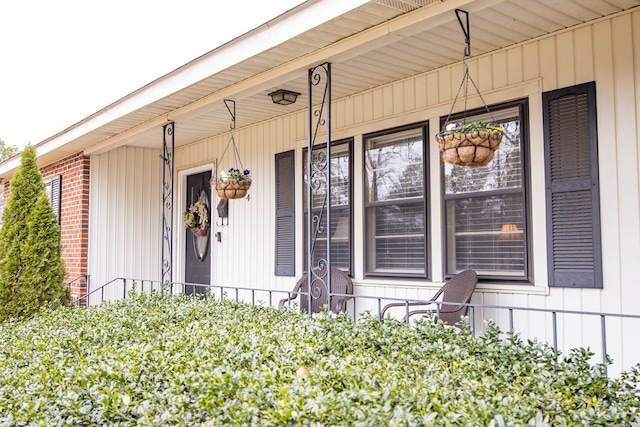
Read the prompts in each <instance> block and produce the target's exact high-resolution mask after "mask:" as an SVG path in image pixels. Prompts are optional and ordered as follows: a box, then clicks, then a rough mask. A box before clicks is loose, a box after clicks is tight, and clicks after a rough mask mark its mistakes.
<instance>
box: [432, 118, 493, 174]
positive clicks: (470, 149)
mask: <svg viewBox="0 0 640 427" xmlns="http://www.w3.org/2000/svg"><path fill="white" fill-rule="evenodd" d="M503 134H504V130H503V129H502V127H500V126H494V125H490V124H487V123H483V122H471V123H465V124H463V123H450V124H449V125H447V127H446V128H445V130H444V131H442V132H440V133H438V134H437V135H436V140H437V141H438V145H439V148H440V152H441V153H442V160H443V161H445V162H447V163H451V164H453V165H459V166H471V167H474V166H486V165H487V164H488V163H489V162H490V161H491V160H493V156H494V154H495V151H496V150H497V149H498V146H499V145H500V142H501V141H502V136H503Z"/></svg>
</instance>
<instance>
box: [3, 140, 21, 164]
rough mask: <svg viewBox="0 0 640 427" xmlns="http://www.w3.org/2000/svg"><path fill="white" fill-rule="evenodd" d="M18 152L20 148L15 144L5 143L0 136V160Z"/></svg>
mask: <svg viewBox="0 0 640 427" xmlns="http://www.w3.org/2000/svg"><path fill="white" fill-rule="evenodd" d="M19 152H20V149H19V148H18V147H17V146H16V145H7V143H6V142H4V140H3V139H2V138H0V162H4V161H5V160H7V159H10V158H11V157H13V156H15V155H16V154H18V153H19Z"/></svg>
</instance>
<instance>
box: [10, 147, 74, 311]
mask: <svg viewBox="0 0 640 427" xmlns="http://www.w3.org/2000/svg"><path fill="white" fill-rule="evenodd" d="M60 251H61V248H60V228H59V226H58V222H57V218H56V216H55V214H54V212H53V208H52V207H51V205H50V203H49V199H48V197H47V194H46V192H45V185H44V182H43V181H42V175H41V174H40V171H39V170H38V165H37V162H36V152H35V149H34V148H33V147H31V146H28V147H26V148H25V149H24V150H23V152H22V157H21V164H20V167H19V169H18V171H17V172H16V174H15V176H14V177H13V179H12V180H11V194H10V195H9V198H8V200H7V204H6V207H5V209H4V211H3V213H2V229H1V230H0V322H3V321H6V320H7V319H9V318H15V319H19V318H27V317H30V316H32V315H33V314H34V313H35V312H36V311H38V310H39V309H40V308H41V307H42V306H43V305H53V306H56V305H59V304H67V303H68V302H69V292H68V290H67V289H66V287H65V285H64V282H63V281H64V264H63V263H62V260H61V258H60Z"/></svg>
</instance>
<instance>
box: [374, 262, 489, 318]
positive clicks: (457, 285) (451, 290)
mask: <svg viewBox="0 0 640 427" xmlns="http://www.w3.org/2000/svg"><path fill="white" fill-rule="evenodd" d="M477 284H478V275H477V274H476V272H475V271H473V270H464V271H462V272H460V273H458V274H456V275H455V276H453V277H452V278H451V279H449V280H448V281H447V282H446V283H445V284H444V285H442V287H441V288H440V289H439V290H438V292H436V293H435V295H434V296H433V297H432V298H431V299H430V300H428V301H422V302H417V301H416V302H412V301H409V302H395V303H391V304H387V305H385V306H384V308H383V309H382V311H381V312H380V317H381V319H384V316H385V313H386V312H387V311H388V310H389V309H391V308H392V307H404V308H405V322H408V321H409V317H411V316H414V315H416V314H425V313H437V314H438V316H440V319H442V321H443V322H444V323H446V324H447V325H455V324H456V323H458V322H459V321H460V318H462V316H465V315H466V314H467V312H468V310H469V306H467V305H462V304H468V303H469V301H471V295H472V294H473V291H474V290H475V289H476V285H477ZM441 295H442V299H441V300H440V301H441V302H443V303H451V304H438V305H439V306H440V307H439V308H438V307H436V305H435V303H436V301H438V298H440V296H441ZM430 304H434V305H433V306H432V307H429V308H421V309H417V310H410V311H409V312H408V313H407V312H406V308H407V307H415V306H423V307H424V306H427V305H430Z"/></svg>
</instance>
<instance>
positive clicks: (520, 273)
mask: <svg viewBox="0 0 640 427" xmlns="http://www.w3.org/2000/svg"><path fill="white" fill-rule="evenodd" d="M526 107H527V104H526V102H525V101H518V102H516V103H512V104H510V105H503V106H500V107H492V108H491V109H490V110H491V116H493V118H494V119H495V121H496V122H497V123H498V124H499V125H500V126H502V127H503V128H504V131H505V132H504V137H503V138H502V143H501V144H500V147H499V149H498V150H497V151H496V153H495V157H494V159H493V160H492V161H491V162H490V163H489V164H488V165H487V166H483V167H465V166H454V165H451V164H448V163H443V165H444V183H443V187H444V209H445V213H444V227H445V230H446V231H445V257H444V258H445V273H446V274H447V275H454V274H456V273H458V272H460V271H462V270H465V269H473V270H475V271H476V272H477V273H478V276H479V277H484V278H491V279H509V280H528V279H529V271H528V265H529V251H528V233H527V230H528V228H527V226H528V224H527V217H528V214H527V213H528V209H527V193H526V173H525V170H526V168H525V159H524V153H525V152H526V151H525V149H526V147H525V145H524V144H525V135H526V122H525V120H524V118H525V117H527V114H526V111H527V108H526ZM491 116H490V115H489V114H487V112H486V110H482V111H480V112H478V113H477V114H475V113H474V112H467V116H466V122H467V123H469V122H473V121H483V122H491V121H492V120H491ZM459 118H460V120H462V118H461V117H459ZM452 119H453V121H455V120H456V117H452ZM449 121H451V119H450V120H449Z"/></svg>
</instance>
